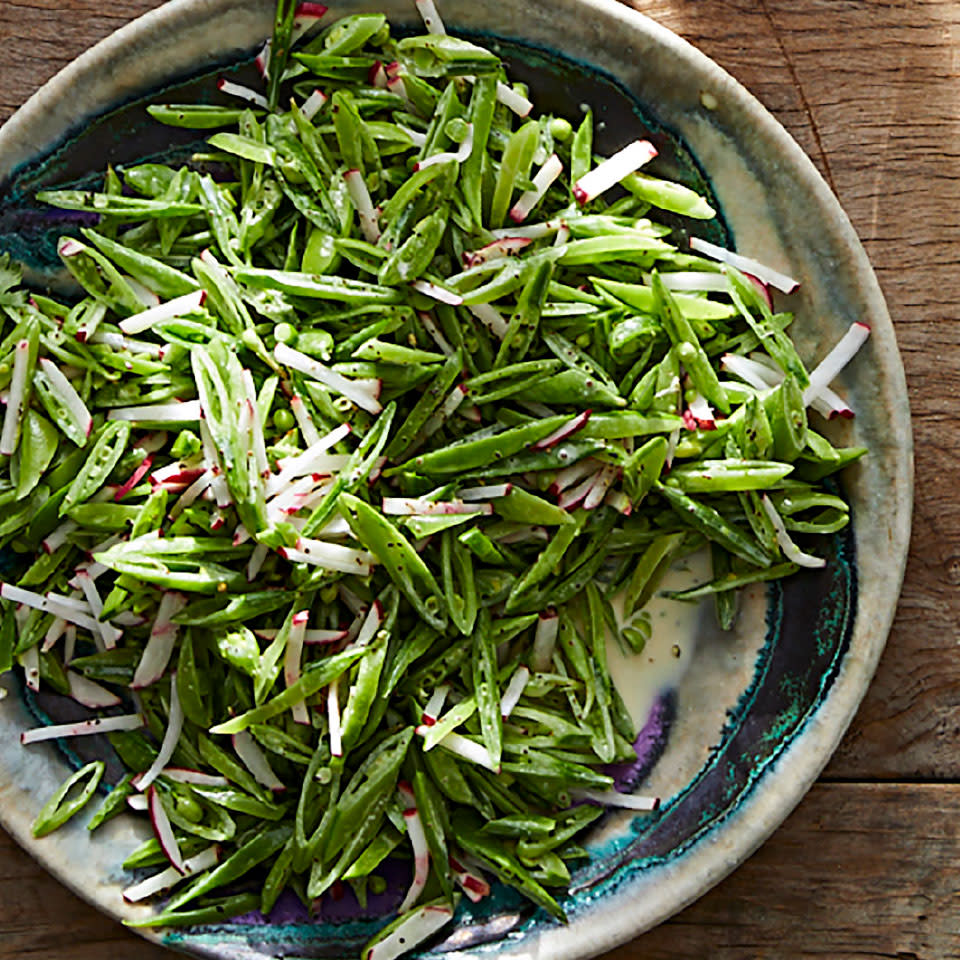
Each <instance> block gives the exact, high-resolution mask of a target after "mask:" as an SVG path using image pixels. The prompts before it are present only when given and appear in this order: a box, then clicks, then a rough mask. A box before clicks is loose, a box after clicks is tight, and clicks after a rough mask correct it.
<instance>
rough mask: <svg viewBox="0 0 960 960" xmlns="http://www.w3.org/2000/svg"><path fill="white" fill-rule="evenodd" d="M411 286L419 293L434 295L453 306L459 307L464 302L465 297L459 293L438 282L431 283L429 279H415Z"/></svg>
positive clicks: (433, 296) (441, 301)
mask: <svg viewBox="0 0 960 960" xmlns="http://www.w3.org/2000/svg"><path fill="white" fill-rule="evenodd" d="M410 286H411V287H413V289H414V290H416V291H417V292H418V293H422V294H423V295H424V296H427V297H432V298H433V299H434V300H438V301H439V302H440V303H446V304H449V305H450V306H451V307H459V306H460V305H461V304H462V303H463V297H461V296H460V294H459V293H454V292H453V291H452V290H447V288H446V287H441V286H440V285H439V284H436V283H430V282H429V281H427V280H415V281H414V282H413V283H411V284H410Z"/></svg>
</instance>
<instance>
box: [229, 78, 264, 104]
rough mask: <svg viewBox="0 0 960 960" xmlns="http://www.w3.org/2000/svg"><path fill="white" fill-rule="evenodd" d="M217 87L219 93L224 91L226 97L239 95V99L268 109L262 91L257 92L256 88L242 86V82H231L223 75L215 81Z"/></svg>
mask: <svg viewBox="0 0 960 960" xmlns="http://www.w3.org/2000/svg"><path fill="white" fill-rule="evenodd" d="M217 89H218V90H219V91H220V92H221V93H225V94H226V95H227V96H228V97H239V98H240V99H241V100H246V101H247V102H248V103H253V104H255V105H256V106H258V107H263V109H264V110H268V109H269V108H270V104H269V102H268V101H267V98H266V97H265V96H264V95H263V94H262V93H257V91H256V90H251V89H250V88H249V87H245V86H243V84H240V83H232V82H231V81H230V80H225V79H224V78H223V77H221V78H220V79H219V80H218V81H217Z"/></svg>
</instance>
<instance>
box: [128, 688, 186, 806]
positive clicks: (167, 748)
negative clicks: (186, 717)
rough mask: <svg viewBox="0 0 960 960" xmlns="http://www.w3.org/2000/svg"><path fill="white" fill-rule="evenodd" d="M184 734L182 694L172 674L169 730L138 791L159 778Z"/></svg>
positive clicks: (141, 779) (142, 778)
mask: <svg viewBox="0 0 960 960" xmlns="http://www.w3.org/2000/svg"><path fill="white" fill-rule="evenodd" d="M182 732H183V707H182V706H181V705H180V693H179V691H178V689H177V674H176V672H174V673H172V674H170V716H169V717H168V718H167V729H166V730H165V731H164V733H163V740H161V741H160V750H159V752H158V753H157V756H156V757H155V759H154V761H153V763H151V764H150V768H149V769H148V770H147V772H146V773H145V774H144V775H143V776H142V777H140V779H139V780H138V781H137V789H138V790H139V791H140V792H141V793H143V791H144V790H146V789H147V788H148V787H149V786H150V784H151V783H153V781H154V780H156V779H157V777H159V776H160V774H161V772H162V771H163V768H164V767H165V766H166V765H167V764H168V763H169V762H170V758H171V757H172V756H173V752H174V750H176V749H177V744H178V743H179V742H180V734H181V733H182Z"/></svg>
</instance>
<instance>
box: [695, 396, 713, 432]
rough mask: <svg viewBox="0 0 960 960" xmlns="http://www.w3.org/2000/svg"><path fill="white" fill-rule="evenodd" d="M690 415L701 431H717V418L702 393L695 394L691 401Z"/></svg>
mask: <svg viewBox="0 0 960 960" xmlns="http://www.w3.org/2000/svg"><path fill="white" fill-rule="evenodd" d="M690 414H691V415H692V416H693V418H694V420H695V421H696V425H697V426H698V427H699V428H700V429H701V430H716V428H717V418H716V415H715V414H714V412H713V408H712V407H711V406H710V404H709V403H707V400H706V398H705V397H704V396H703V394H701V393H695V394H694V395H693V398H692V399H691V400H690Z"/></svg>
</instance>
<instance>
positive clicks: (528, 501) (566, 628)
mask: <svg viewBox="0 0 960 960" xmlns="http://www.w3.org/2000/svg"><path fill="white" fill-rule="evenodd" d="M417 7H418V9H419V10H420V12H421V14H422V15H423V19H424V22H425V25H426V30H427V32H426V33H425V34H423V35H419V36H406V37H404V38H403V39H401V40H396V39H394V37H393V35H392V34H391V31H390V27H389V25H388V24H387V22H386V19H385V17H384V16H382V15H379V14H359V15H356V16H352V17H347V18H345V19H341V20H338V21H335V22H331V23H329V24H328V23H327V22H326V20H325V19H322V14H323V9H322V8H320V6H319V5H318V4H303V5H301V7H300V8H295V7H294V6H293V4H292V3H291V2H290V0H281V2H280V3H279V5H278V11H277V25H276V31H275V34H274V36H273V38H272V40H271V42H270V43H269V44H268V46H267V47H266V48H265V51H264V53H263V55H262V58H261V59H262V62H263V63H264V65H265V76H266V79H265V81H264V87H263V89H261V90H254V89H251V88H248V87H245V86H240V85H238V84H235V83H232V82H230V81H223V82H221V83H220V84H219V86H218V89H219V94H220V96H221V98H222V100H223V105H214V106H210V105H203V106H201V105H194V104H166V105H155V106H153V107H151V108H150V113H151V114H152V115H153V117H154V118H155V119H156V120H157V121H158V122H161V123H171V124H174V125H177V126H181V127H193V128H196V129H198V130H203V131H205V134H204V135H205V136H208V150H209V153H207V154H205V155H204V156H203V157H202V158H195V160H194V161H192V162H190V163H187V164H186V165H184V166H181V167H174V166H168V165H165V164H162V163H157V162H144V163H141V164H137V165H133V166H130V167H128V168H124V169H122V170H119V171H115V170H109V171H108V172H107V174H106V176H105V178H104V182H103V187H102V189H101V190H99V191H93V192H91V191H89V190H82V191H77V190H70V189H64V190H48V191H46V192H44V193H43V194H41V199H43V200H45V201H46V202H47V203H49V204H51V205H53V206H55V207H58V208H61V209H67V210H80V211H86V212H89V213H92V214H97V215H98V217H99V222H98V224H97V226H95V227H91V228H84V229H81V230H79V232H78V233H77V235H75V236H70V237H64V238H63V240H62V241H61V243H60V246H59V252H60V256H61V259H62V261H63V263H64V265H65V267H66V268H67V270H68V271H69V272H70V274H71V275H72V277H73V278H74V280H75V281H76V284H77V288H78V291H79V294H78V297H77V299H76V300H75V301H74V302H72V303H60V302H57V301H55V300H53V299H50V298H49V297H46V296H43V295H41V294H39V293H33V294H30V293H29V292H26V291H18V289H17V283H18V272H17V270H16V268H15V266H14V265H13V264H11V263H10V262H9V261H3V263H2V264H0V281H2V284H3V287H4V289H3V291H0V292H2V293H3V296H2V297H0V311H2V316H3V328H2V337H3V339H2V342H0V389H2V391H3V398H4V401H5V409H4V412H3V418H2V427H0V454H2V460H0V501H2V503H3V505H4V510H3V511H2V519H0V543H2V544H3V545H4V546H6V547H9V548H11V549H12V550H13V551H14V552H15V553H16V554H17V555H18V556H19V557H20V558H21V560H22V561H23V562H22V564H21V567H20V570H19V572H18V574H17V575H16V576H14V577H12V578H10V580H9V582H7V583H4V584H3V586H2V590H0V598H2V599H0V605H2V611H3V613H2V625H0V638H2V639H0V667H9V666H10V665H12V664H13V663H14V662H18V663H19V664H20V665H21V666H22V667H23V668H24V669H25V671H27V673H28V674H29V678H28V680H29V683H30V684H31V686H33V687H37V686H42V687H44V688H49V689H50V690H52V691H55V692H59V693H61V694H63V695H64V696H67V697H73V698H74V699H75V700H77V701H79V702H80V703H82V704H84V705H85V706H86V707H87V708H88V709H90V711H91V716H90V718H89V719H88V720H86V721H80V722H76V723H71V724H65V725H61V726H56V727H53V726H51V727H46V728H40V729H38V730H35V731H25V732H24V733H23V734H22V741H23V743H24V744H32V743H34V742H36V741H38V740H42V739H49V738H52V737H69V736H79V735H82V734H92V733H98V732H99V733H107V735H108V736H109V738H110V741H111V743H112V744H113V747H114V748H115V750H116V752H117V754H118V755H119V757H120V758H121V759H122V761H123V762H124V764H125V765H126V766H127V768H128V769H129V771H130V775H129V776H128V777H127V778H125V780H124V781H122V782H121V784H119V785H117V786H115V787H114V788H113V792H112V793H110V794H109V795H108V796H107V798H106V800H105V802H104V804H103V806H102V807H101V810H100V811H99V812H98V813H96V814H95V816H94V822H93V823H91V827H92V826H95V825H97V824H99V823H100V822H103V820H104V819H106V818H108V817H110V816H114V815H116V814H117V813H119V812H120V811H121V810H122V809H123V808H124V807H127V806H129V807H131V808H134V807H137V808H140V809H143V810H144V811H145V813H144V814H141V815H148V816H149V817H150V820H151V822H152V824H153V827H154V830H155V834H156V837H155V841H154V842H153V843H152V846H151V851H152V852H151V853H150V856H149V857H147V856H146V855H145V854H144V855H143V856H138V857H135V858H134V859H133V861H132V862H133V863H134V864H135V865H137V866H138V867H142V866H143V865H144V864H147V863H148V862H149V863H150V864H152V865H157V864H160V865H161V866H162V867H163V869H161V870H159V872H155V873H153V874H141V875H139V876H138V877H136V878H133V877H132V878H131V884H130V885H129V887H128V889H127V892H126V896H127V898H128V899H129V900H131V901H134V900H141V899H146V898H151V897H159V898H166V899H164V900H163V901H162V906H161V907H160V908H159V911H160V912H159V913H157V914H156V915H155V916H154V917H152V918H151V919H150V920H149V921H147V923H148V924H149V925H152V926H156V925H182V924H200V923H204V922H207V921H210V920H212V919H216V920H222V919H224V918H225V917H228V916H231V915H233V914H235V913H238V912H239V913H242V912H248V911H250V910H252V909H255V908H260V909H262V910H263V911H264V912H266V913H269V910H270V909H271V907H272V906H273V904H274V903H276V900H277V897H278V896H279V894H280V892H281V891H282V890H284V889H286V888H291V889H293V890H294V891H295V892H296V893H297V894H298V895H299V896H300V897H302V898H303V899H304V901H305V902H306V903H308V904H309V903H310V902H312V901H313V900H315V898H317V897H319V896H322V895H324V894H326V893H328V892H329V891H331V889H332V888H334V886H335V885H339V884H341V883H348V884H350V885H351V886H353V888H354V890H355V891H356V893H357V896H358V897H359V898H361V900H363V898H365V896H366V890H367V885H368V883H370V882H372V881H373V880H375V879H377V877H378V869H379V868H380V866H381V864H382V863H383V861H384V860H385V859H386V858H388V857H397V856H400V857H403V856H406V857H407V858H409V861H410V877H409V881H408V883H407V885H406V895H405V897H404V899H403V903H402V906H401V910H400V913H399V915H398V916H396V917H394V918H392V922H391V923H389V924H388V925H387V926H385V927H384V929H383V930H382V931H381V933H379V934H378V935H377V937H376V938H375V939H374V940H373V941H372V942H371V943H370V944H369V945H368V946H367V947H366V948H365V950H364V952H363V956H364V957H365V958H372V960H385V958H388V957H395V956H398V955H400V954H401V953H403V952H405V951H406V950H408V949H410V948H411V947H413V946H414V945H415V944H416V943H417V942H419V941H420V940H422V939H423V938H426V937H429V936H432V935H434V934H435V933H436V932H437V931H439V930H441V929H442V928H443V927H444V926H445V925H447V924H448V923H449V922H450V921H451V918H452V917H453V916H454V912H455V909H456V904H457V901H458V899H459V897H460V895H461V894H460V892H458V891H463V892H464V893H466V895H467V896H468V897H469V898H470V899H471V900H473V901H477V900H480V899H482V898H483V897H484V896H486V895H488V893H489V890H490V886H489V880H490V879H492V878H496V879H497V880H499V881H501V882H503V883H507V884H510V885H512V886H514V887H516V888H517V889H518V890H519V891H520V892H521V893H522V894H524V895H525V896H526V897H528V898H529V899H530V900H531V901H532V902H533V903H534V904H536V905H537V906H539V907H541V908H543V909H544V910H545V911H547V912H548V913H549V914H550V915H552V916H554V917H557V918H563V915H564V913H563V906H562V900H563V891H564V889H565V887H566V884H567V882H568V880H569V877H570V870H571V869H572V868H575V866H576V863H577V861H578V860H580V859H581V858H582V857H583V856H584V855H585V854H584V850H583V848H582V847H581V846H580V845H579V843H578V837H580V835H581V833H582V832H583V831H584V830H585V829H587V828H588V827H589V825H590V823H591V822H593V821H594V820H595V819H596V817H598V816H600V815H601V814H602V812H603V811H604V810H605V809H607V808H621V809H626V810H628V811H629V815H631V816H633V815H636V816H650V815H651V814H652V813H653V812H654V811H655V810H656V809H657V807H658V803H659V801H658V798H656V797H643V796H635V795H633V794H621V793H618V792H617V791H616V790H615V789H614V780H613V777H612V776H611V774H610V773H609V772H608V766H609V765H610V764H612V763H617V762H624V761H631V760H633V759H635V753H634V740H635V737H636V730H635V728H634V724H633V721H632V719H631V718H630V716H629V715H628V714H627V711H626V709H625V707H624V704H623V701H622V700H621V698H620V696H619V694H618V692H617V689H616V687H615V685H614V684H613V682H612V680H611V678H610V675H609V672H608V670H607V667H606V657H605V646H604V645H605V643H606V637H607V634H610V635H612V641H613V642H617V643H619V644H621V646H622V647H623V649H624V650H626V651H636V650H638V649H640V648H642V646H643V642H644V638H643V634H642V630H641V629H640V628H639V627H638V625H637V624H638V620H637V618H636V616H635V614H637V613H639V612H640V611H641V610H642V608H643V606H644V604H645V603H646V602H647V600H649V598H650V597H652V596H653V595H654V594H655V593H656V592H657V590H658V589H659V587H660V583H661V579H662V577H663V575H664V573H665V571H666V570H667V568H668V567H669V566H670V564H671V563H672V562H673V561H674V560H675V559H676V558H677V557H679V556H683V555H685V554H688V553H690V552H692V551H695V550H699V549H706V548H709V549H710V551H711V555H712V557H713V564H714V576H713V578H712V579H710V580H709V581H708V582H705V583H701V584H698V585H696V586H694V587H692V588H691V589H690V590H687V591H685V592H682V593H680V594H677V595H676V596H677V597H678V602H682V601H683V600H694V599H699V598H700V597H703V596H707V595H714V596H715V597H716V600H717V609H718V614H719V616H720V618H721V623H722V624H723V625H724V626H727V627H729V626H730V624H731V623H732V618H733V616H734V615H735V608H734V607H732V606H731V597H732V595H733V591H735V590H736V589H738V588H740V587H742V586H745V585H747V584H751V583H757V582H762V581H766V580H768V579H771V578H773V577H780V576H786V575H789V574H791V573H794V572H795V571H796V570H797V569H798V566H819V565H821V564H823V563H824V562H826V558H827V557H828V556H829V547H828V540H827V539H825V538H828V537H829V536H831V535H832V534H834V533H835V532H836V531H837V530H839V529H841V528H842V527H843V526H844V525H845V524H846V523H847V522H848V519H849V510H848V507H847V505H846V503H845V502H844V501H843V500H842V499H841V498H840V497H839V496H838V495H837V494H836V492H835V490H834V488H829V489H828V488H827V487H826V486H825V485H824V478H825V477H828V476H829V475H831V474H833V473H836V472H837V471H839V470H840V469H842V468H843V467H845V466H846V465H848V464H849V463H851V462H852V461H853V460H855V459H857V458H858V457H859V456H861V455H862V454H863V453H864V450H863V449H862V448H836V447H834V446H833V445H832V444H831V443H830V442H829V441H828V440H827V438H826V437H825V436H824V435H823V434H822V433H821V432H819V430H820V428H821V427H820V423H819V422H818V421H816V420H814V419H813V417H814V416H815V415H819V414H813V415H811V414H809V413H808V405H809V406H811V408H812V409H813V410H816V411H819V412H820V413H823V414H826V415H830V414H832V413H834V412H841V413H843V415H844V416H846V415H848V413H849V407H848V406H847V405H846V403H845V401H843V400H842V399H841V398H840V397H839V396H838V395H837V394H836V393H834V392H833V390H832V389H831V388H830V384H831V382H832V381H833V379H834V378H835V377H836V376H837V374H839V373H840V371H841V369H842V368H843V366H844V365H845V364H846V363H847V362H849V361H850V359H852V357H853V354H854V353H855V352H856V350H857V348H859V346H860V345H861V344H862V343H863V341H864V340H865V338H866V334H867V333H868V331H867V330H866V328H864V327H863V326H862V325H859V324H858V325H855V329H854V330H853V331H852V332H851V334H850V335H849V336H847V337H845V338H844V339H843V340H842V341H841V345H840V347H839V348H838V349H836V350H833V351H831V352H829V353H827V354H826V360H825V361H823V362H820V363H819V365H817V360H818V359H820V360H822V358H818V357H808V358H801V357H800V356H799V355H798V352H797V350H796V348H795V347H794V345H793V343H792V341H791V340H790V338H789V336H788V332H787V331H788V328H789V326H790V324H791V323H792V322H793V317H792V315H791V314H789V313H787V312H782V311H776V312H775V310H774V308H772V307H771V304H772V303H775V302H776V303H777V305H778V306H779V299H778V300H776V301H775V300H774V298H773V297H772V296H771V295H770V293H769V291H768V289H767V287H766V284H767V283H770V284H773V285H774V286H777V287H778V288H779V289H783V290H789V289H792V287H793V286H794V285H795V281H793V280H792V279H791V278H789V277H785V276H784V275H783V274H782V273H780V272H779V271H775V270H769V269H765V268H763V266H762V265H761V264H759V263H758V262H757V261H755V260H753V259H750V260H747V259H745V258H744V257H742V256H739V255H733V254H731V252H730V251H726V250H723V249H722V248H718V247H716V246H714V245H712V244H706V243H705V242H700V241H695V242H693V243H691V244H690V247H689V248H687V247H686V246H685V245H684V244H683V243H682V242H681V241H679V240H678V239H677V236H676V235H675V234H674V233H673V231H672V230H671V228H670V227H669V226H667V225H665V224H664V223H663V222H662V221H661V219H660V216H659V215H660V212H661V211H664V210H667V211H673V212H674V213H677V212H679V213H680V214H683V215H686V216H687V217H689V218H690V219H689V224H688V225H689V228H690V230H691V231H695V228H696V224H697V221H698V220H703V219H709V218H711V217H712V216H713V215H714V213H713V209H712V208H711V206H710V204H709V203H708V201H707V199H705V198H703V197H700V196H698V195H697V194H695V193H694V192H693V191H691V190H690V189H689V188H687V187H685V186H683V185H680V184H674V183H671V182H669V181H666V180H660V179H658V178H657V177H656V175H655V174H656V169H657V148H656V147H655V146H654V145H653V144H652V143H651V142H650V141H649V140H647V139H645V138H644V135H643V133H642V131H641V132H639V133H638V132H637V131H628V132H627V135H626V136H625V139H627V138H629V142H627V143H626V144H625V145H624V146H623V148H622V149H621V150H619V151H617V152H616V153H615V154H614V155H613V156H611V157H609V158H603V157H599V156H596V155H595V154H594V150H593V119H592V115H590V114H587V115H586V116H585V117H584V118H582V119H581V120H580V121H579V125H578V127H577V129H574V128H573V126H572V125H571V123H570V120H569V118H563V117H554V116H549V115H539V114H538V113H537V111H536V107H535V105H534V104H533V103H532V102H531V101H530V99H529V98H528V96H527V94H528V91H527V90H526V89H525V88H523V87H522V86H520V85H516V84H511V82H510V80H509V78H508V77H507V75H506V73H505V72H504V69H503V66H502V64H501V62H500V60H499V58H498V57H497V55H496V54H494V53H493V52H491V51H490V50H487V49H485V48H483V47H479V46H477V45H475V44H473V43H471V42H468V41H466V40H463V39H460V38H457V37H454V36H452V35H449V34H448V33H447V32H446V30H445V28H444V25H443V21H442V20H441V18H440V15H439V14H438V12H437V10H436V8H435V7H434V4H433V3H432V2H430V0H418V3H417ZM211 158H213V159H212V160H211ZM641 167H643V172H642V173H639V172H638V171H639V170H640V168H641ZM521 224H522V226H521ZM699 253H703V254H704V256H703V257H701V256H699V255H698V254H699ZM741 270H747V271H749V273H750V274H751V276H747V275H746V274H744V273H741V272H740V271H741ZM778 297H779V295H778ZM807 363H810V364H811V366H810V367H808V366H807ZM809 369H812V370H813V372H812V373H808V370H809ZM844 411H847V412H844ZM613 598H618V599H619V606H618V607H617V609H621V610H622V611H623V614H622V617H621V616H620V614H619V613H616V612H613V611H614V606H615V605H614V604H612V603H611V600H612V599H613ZM618 618H619V619H618ZM31 749H36V748H31ZM102 769H103V768H102V764H101V765H99V766H90V767H87V768H84V770H82V771H80V772H79V773H78V774H77V775H75V776H74V777H73V778H71V780H70V781H69V782H68V784H66V785H65V787H64V789H63V790H61V791H60V792H58V794H57V795H56V796H55V797H54V798H53V799H52V800H51V802H50V804H48V805H47V807H45V808H44V811H43V813H42V814H41V817H40V819H39V821H38V823H37V826H36V831H37V832H38V834H41V833H45V832H47V831H48V830H50V829H53V828H55V827H56V826H57V825H58V824H59V823H61V822H64V821H65V820H66V819H67V818H68V817H71V816H73V815H75V814H76V813H77V812H78V810H79V808H80V806H82V805H83V804H84V803H86V802H88V801H89V799H90V798H91V796H92V795H93V794H94V791H95V788H96V785H97V782H98V781H99V778H100V775H101V773H102ZM81 782H82V783H83V784H84V788H83V791H82V793H81V794H80V796H79V797H73V798H71V797H72V795H70V794H69V791H70V790H71V789H72V787H73V786H74V785H75V784H76V783H81ZM124 801H126V803H125V802H124ZM91 842H93V843H95V842H97V837H96V835H94V836H93V837H92V838H91ZM251 891H258V892H257V893H256V894H255V895H254V894H251ZM385 919H387V918H385Z"/></svg>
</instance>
